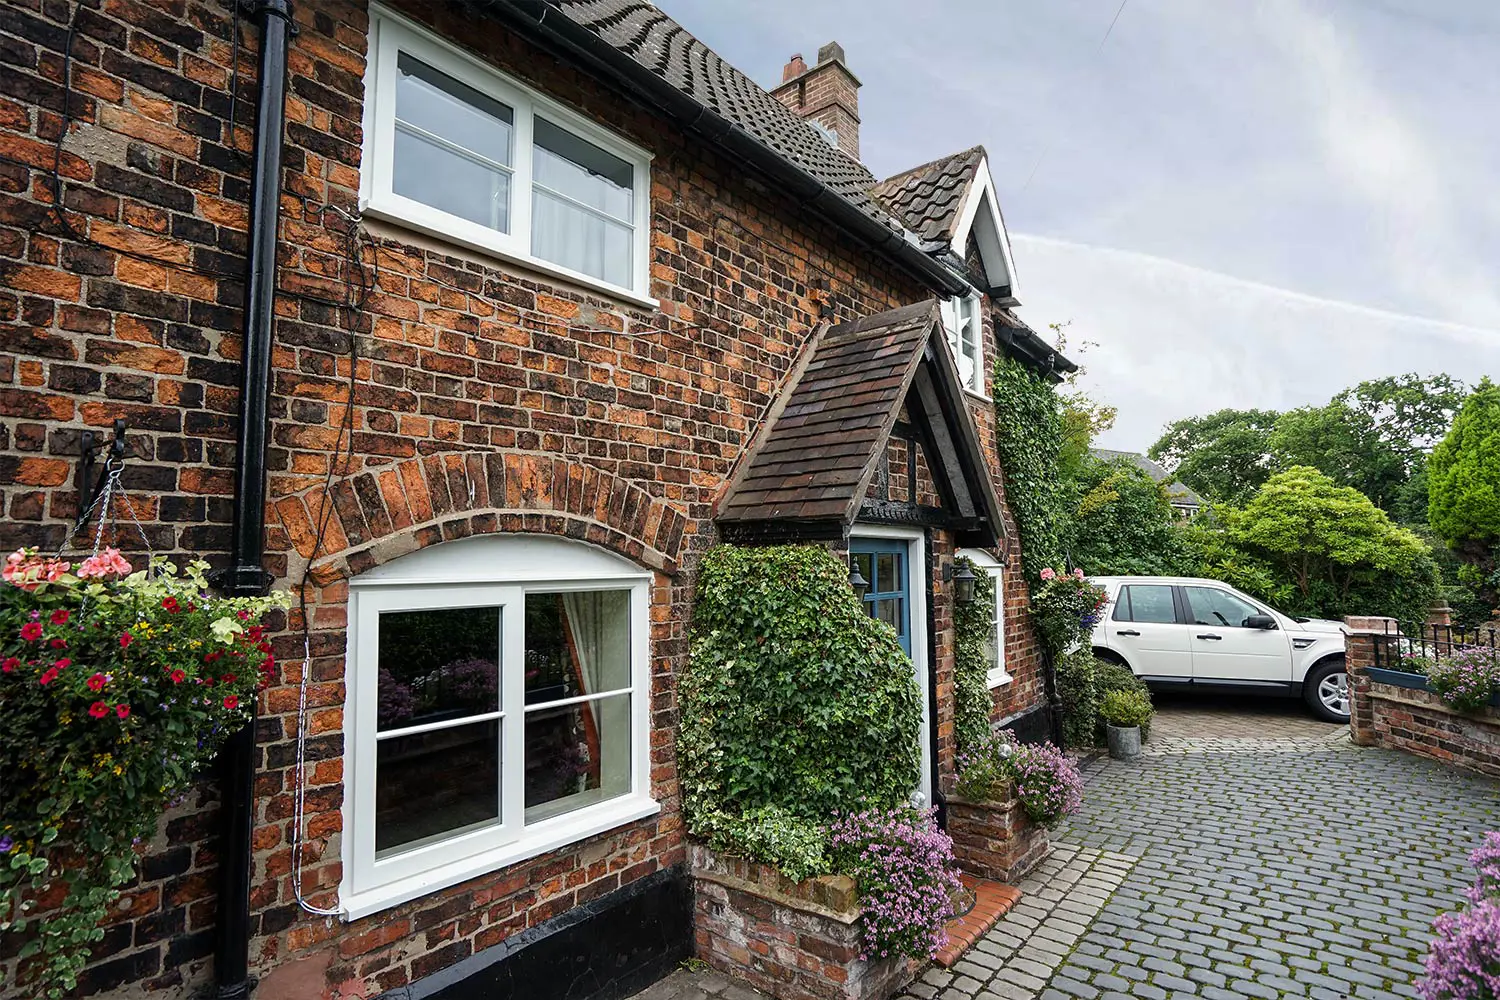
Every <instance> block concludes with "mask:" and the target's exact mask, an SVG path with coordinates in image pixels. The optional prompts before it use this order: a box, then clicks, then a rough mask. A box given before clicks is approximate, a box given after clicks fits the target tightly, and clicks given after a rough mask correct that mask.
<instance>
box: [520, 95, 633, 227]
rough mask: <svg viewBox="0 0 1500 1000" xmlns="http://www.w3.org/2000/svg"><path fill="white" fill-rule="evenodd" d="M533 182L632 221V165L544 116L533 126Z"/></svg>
mask: <svg viewBox="0 0 1500 1000" xmlns="http://www.w3.org/2000/svg"><path fill="white" fill-rule="evenodd" d="M533 129H534V131H533V133H532V135H533V138H532V141H533V142H534V143H535V144H536V155H535V157H534V159H533V160H532V169H533V170H534V171H535V181H536V183H538V184H540V185H542V186H543V187H545V188H548V189H550V190H552V191H555V192H557V193H558V194H561V195H564V196H566V197H568V198H571V199H573V200H574V201H577V202H581V203H582V204H584V205H587V206H588V207H589V208H595V209H598V210H599V211H601V212H603V213H604V214H606V215H611V216H613V217H614V218H616V219H619V220H620V221H621V222H624V223H627V224H629V223H630V222H632V221H633V220H634V216H633V215H632V214H631V207H632V205H633V204H634V203H635V188H634V183H635V168H633V167H632V166H631V165H630V164H629V163H626V162H625V161H624V160H622V159H620V158H619V157H618V156H615V155H614V154H613V153H606V152H605V151H604V150H602V149H600V148H599V147H598V146H595V145H594V144H593V143H591V142H586V141H584V140H583V139H580V138H578V137H577V136H576V135H574V134H573V133H571V132H565V131H563V130H562V129H560V128H558V127H557V126H556V125H554V124H552V123H551V122H549V121H547V119H545V118H540V117H539V118H537V119H536V121H535V124H534V125H533Z"/></svg>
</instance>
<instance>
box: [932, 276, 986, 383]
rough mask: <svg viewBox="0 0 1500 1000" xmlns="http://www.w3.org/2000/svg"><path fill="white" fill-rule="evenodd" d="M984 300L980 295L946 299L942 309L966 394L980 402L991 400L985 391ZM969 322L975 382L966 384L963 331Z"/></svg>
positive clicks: (954, 359)
mask: <svg viewBox="0 0 1500 1000" xmlns="http://www.w3.org/2000/svg"><path fill="white" fill-rule="evenodd" d="M983 303H984V300H983V299H982V298H981V297H980V295H979V293H978V292H971V293H970V294H968V295H955V296H953V297H952V298H949V299H944V300H943V301H942V303H941V306H940V308H939V312H941V313H942V315H943V332H944V333H946V334H947V335H948V346H949V347H951V348H953V365H954V368H955V369H956V370H957V371H958V379H959V382H960V384H962V385H963V387H964V391H965V392H967V393H969V394H970V395H973V396H978V397H979V398H980V399H989V398H990V397H989V396H988V395H987V394H986V393H985V391H984V353H985V352H984V308H983ZM965 319H969V320H972V321H973V324H974V371H973V380H972V382H965V381H964V377H963V368H961V367H959V363H960V359H961V358H963V357H964V352H963V343H962V330H963V324H964V321H965Z"/></svg>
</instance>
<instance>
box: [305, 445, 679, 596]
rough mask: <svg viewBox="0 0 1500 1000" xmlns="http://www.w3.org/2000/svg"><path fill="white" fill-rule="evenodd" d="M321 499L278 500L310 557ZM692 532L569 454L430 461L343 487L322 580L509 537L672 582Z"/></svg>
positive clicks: (309, 495)
mask: <svg viewBox="0 0 1500 1000" xmlns="http://www.w3.org/2000/svg"><path fill="white" fill-rule="evenodd" d="M321 501H322V487H315V488H313V489H311V490H308V491H306V492H304V493H300V494H297V495H295V496H289V497H283V498H281V499H279V500H277V501H276V510H277V513H278V514H279V515H280V519H281V524H282V526H283V527H284V528H285V529H286V531H287V534H288V538H289V541H290V543H291V545H292V546H293V547H294V548H295V549H296V550H297V552H298V554H299V555H301V557H302V558H303V559H307V558H309V557H310V556H311V555H312V551H313V546H314V542H315V523H316V518H317V516H318V511H319V509H320V508H321V506H322V504H321ZM686 527H687V519H686V518H685V517H684V516H683V514H682V513H681V512H680V511H678V510H677V509H676V508H674V507H672V506H671V505H669V504H667V503H666V502H664V501H662V500H660V499H658V498H656V497H653V496H651V495H650V494H648V493H647V492H646V491H644V490H642V489H640V488H639V487H637V486H634V485H632V484H631V483H630V482H628V481H627V480H624V479H621V478H620V477H618V476H614V475H612V474H610V473H608V472H605V471H603V470H600V469H596V468H594V467H593V466H589V465H582V464H579V463H577V462H570V461H568V460H567V459H566V458H563V457H560V456H553V455H538V454H534V453H529V452H512V451H485V452H463V453H449V454H443V455H429V456H426V457H423V458H414V459H410V460H408V461H404V462H399V463H396V464H394V465H390V466H386V467H384V468H379V469H371V470H368V471H366V472H362V473H359V474H358V475H355V476H351V477H349V478H348V479H345V480H343V481H341V482H340V483H338V484H337V485H336V486H335V487H334V489H333V513H332V516H331V517H330V518H329V521H328V527H327V529H326V531H325V533H324V538H323V545H322V547H321V549H320V552H319V556H318V559H317V563H316V566H315V567H314V569H315V573H314V576H315V578H321V580H323V581H329V580H334V579H339V578H345V579H347V578H349V577H353V576H358V575H359V574H360V573H363V572H364V571H366V570H368V569H371V568H373V567H375V566H378V565H380V564H381V563H384V562H388V561H390V560H391V559H394V558H396V557H397V556H400V555H404V554H405V553H407V552H411V551H413V550H415V549H419V548H423V547H425V546H427V545H432V544H434V543H436V542H441V541H448V540H450V539H454V538H463V537H467V536H469V535H476V534H487V533H491V532H502V531H503V532H526V533H533V534H550V535H560V536H563V537H566V538H574V539H578V540H580V541H585V542H591V543H593V544H594V545H598V546H600V547H601V548H605V549H609V550H610V551H612V552H616V553H618V554H620V555H622V556H625V557H626V558H627V559H630V560H632V561H634V562H636V563H639V564H640V565H643V566H648V567H650V568H652V569H656V570H661V571H662V572H664V573H666V574H668V575H672V574H675V573H676V572H677V568H678V557H677V552H678V549H679V547H680V545H681V543H682V536H683V533H684V531H685V530H686Z"/></svg>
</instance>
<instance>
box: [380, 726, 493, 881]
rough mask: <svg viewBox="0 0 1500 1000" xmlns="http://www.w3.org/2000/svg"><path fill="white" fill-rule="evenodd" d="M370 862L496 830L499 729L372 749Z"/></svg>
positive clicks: (441, 734)
mask: <svg viewBox="0 0 1500 1000" xmlns="http://www.w3.org/2000/svg"><path fill="white" fill-rule="evenodd" d="M375 747H376V752H375V856H376V857H377V858H378V857H380V856H381V855H383V854H391V853H394V852H396V851H398V850H410V849H411V848H414V847H420V846H422V845H423V844H424V843H429V842H432V841H434V840H440V839H443V838H446V837H452V836H454V835H456V834H459V833H465V832H468V831H470V830H475V829H479V828H481V827H485V826H491V825H494V824H496V823H499V822H500V721H499V720H498V719H491V720H490V721H488V722H479V723H471V724H469V725H464V726H450V727H449V728H447V729H435V730H429V731H427V732H423V733H413V734H411V735H409V736H392V737H390V738H388V739H383V740H380V741H378V742H377V743H376V744H375Z"/></svg>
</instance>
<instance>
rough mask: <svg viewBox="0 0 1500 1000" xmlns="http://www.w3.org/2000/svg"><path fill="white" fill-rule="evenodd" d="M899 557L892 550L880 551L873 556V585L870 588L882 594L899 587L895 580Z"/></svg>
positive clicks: (897, 574)
mask: <svg viewBox="0 0 1500 1000" xmlns="http://www.w3.org/2000/svg"><path fill="white" fill-rule="evenodd" d="M898 566H899V557H898V556H896V554H895V553H892V552H881V553H878V554H877V555H876V556H875V585H874V587H873V588H872V589H874V590H877V591H879V592H880V593H882V594H890V593H894V592H895V591H897V590H900V589H901V586H900V584H898V583H897V582H896V578H897V576H899V569H898Z"/></svg>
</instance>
